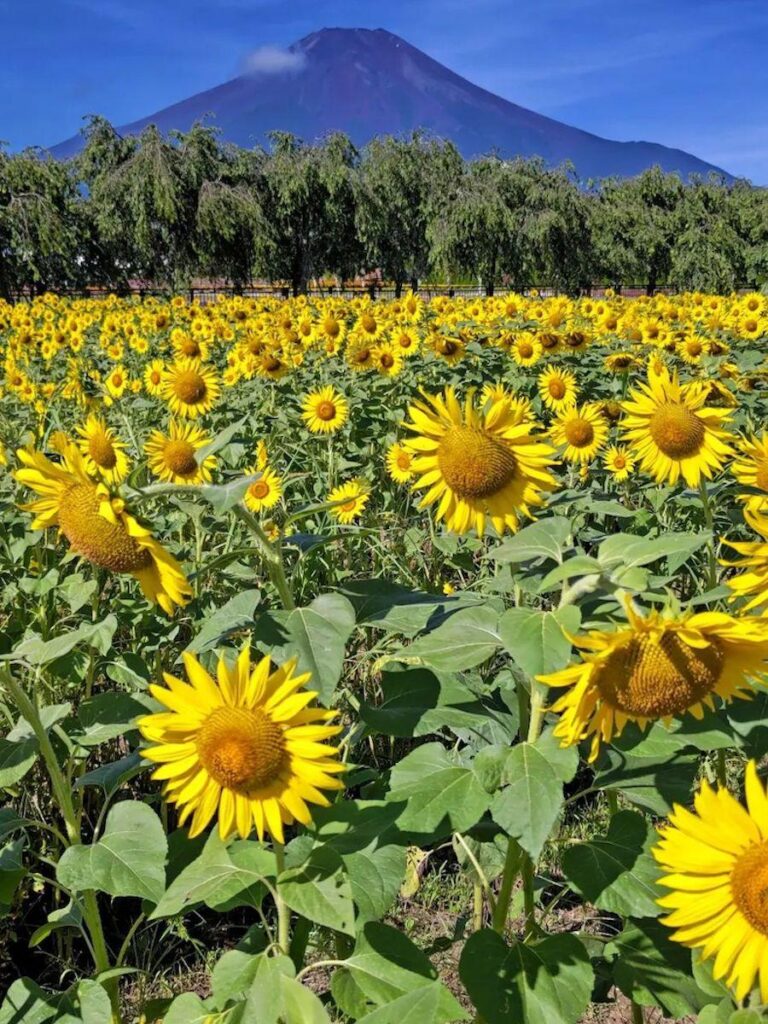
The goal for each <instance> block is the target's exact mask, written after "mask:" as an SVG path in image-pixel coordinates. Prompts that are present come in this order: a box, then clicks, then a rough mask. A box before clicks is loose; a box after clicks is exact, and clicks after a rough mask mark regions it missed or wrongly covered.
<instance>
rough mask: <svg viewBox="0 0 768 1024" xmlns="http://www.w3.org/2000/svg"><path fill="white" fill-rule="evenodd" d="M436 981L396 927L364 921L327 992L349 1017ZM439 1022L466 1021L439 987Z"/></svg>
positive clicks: (423, 958)
mask: <svg viewBox="0 0 768 1024" xmlns="http://www.w3.org/2000/svg"><path fill="white" fill-rule="evenodd" d="M435 982H438V977H437V971H436V970H435V968H434V967H433V966H432V964H431V963H430V961H429V958H428V957H427V956H426V954H425V953H423V952H422V951H421V950H420V949H419V948H418V947H417V946H415V945H414V944H413V943H412V942H411V940H410V939H409V938H408V937H407V936H406V935H404V934H403V933H402V932H401V931H399V930H398V929H396V928H392V927H390V926H389V925H386V924H381V923H380V922H371V923H370V924H367V925H366V926H365V928H364V929H363V931H362V932H361V934H360V935H358V937H357V942H356V943H355V948H354V951H353V953H352V955H351V956H350V957H348V958H347V959H346V960H345V961H344V967H341V968H339V969H338V970H337V971H336V972H335V973H334V975H333V977H332V979H331V993H332V995H333V998H334V1000H335V1001H336V1003H337V1005H338V1006H339V1008H340V1009H341V1010H342V1012H343V1013H346V1014H348V1015H349V1016H350V1017H353V1018H355V1017H362V1016H363V1015H364V1014H365V1013H367V1012H368V1011H369V1010H372V1009H375V1008H377V1007H383V1006H387V1007H388V1006H390V1005H391V1004H392V1003H393V1002H394V1001H395V1000H396V999H398V998H399V997H400V996H402V995H404V994H405V993H407V992H413V991H416V990H418V989H422V988H424V986H425V985H426V984H429V983H435ZM440 989H441V992H440V1013H441V1014H442V1018H441V1019H442V1020H443V1021H458V1020H466V1014H465V1013H464V1012H463V1010H462V1009H461V1007H460V1006H459V1004H458V1003H457V1001H456V1000H455V999H454V997H453V996H452V995H451V993H450V992H449V991H448V989H447V988H445V987H444V986H442V985H441V986H440Z"/></svg>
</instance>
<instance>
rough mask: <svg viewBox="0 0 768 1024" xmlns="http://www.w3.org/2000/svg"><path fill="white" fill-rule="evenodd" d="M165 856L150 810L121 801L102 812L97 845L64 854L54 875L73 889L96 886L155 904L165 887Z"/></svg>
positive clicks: (162, 837) (162, 834)
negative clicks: (101, 831)
mask: <svg viewBox="0 0 768 1024" xmlns="http://www.w3.org/2000/svg"><path fill="white" fill-rule="evenodd" d="M167 855H168V841H167V839H166V837H165V832H164V830H163V826H162V824H161V822H160V819H159V818H158V816H157V815H156V814H155V812H154V811H153V810H152V809H151V808H150V807H148V806H147V805H146V804H144V803H140V802H139V801H136V800H125V801H123V802H122V803H119V804H117V805H116V806H114V807H113V808H112V810H111V811H110V812H109V814H108V815H107V822H106V825H105V828H104V834H103V835H102V837H101V839H99V841H98V842H97V843H94V844H93V845H91V846H71V847H70V848H69V849H68V850H66V851H65V852H64V854H63V855H62V857H61V860H60V861H59V863H58V865H57V869H56V877H57V879H58V881H59V882H60V884H61V885H63V886H64V887H65V888H67V889H70V890H72V891H76V892H82V891H83V890H86V889H96V890H100V891H101V892H106V893H109V895H110V896H138V897H140V898H141V899H146V900H151V901H152V903H157V901H158V900H159V899H160V897H161V896H162V894H163V891H164V889H165V861H166V857H167Z"/></svg>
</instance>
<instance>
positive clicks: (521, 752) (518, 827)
mask: <svg viewBox="0 0 768 1024" xmlns="http://www.w3.org/2000/svg"><path fill="white" fill-rule="evenodd" d="M565 753H566V752H562V754H561V753H560V751H559V749H558V748H557V747H556V745H555V743H554V741H553V739H552V737H551V733H549V734H545V735H544V736H542V737H540V738H539V740H538V741H537V742H536V743H535V744H534V743H518V744H517V745H516V746H514V747H512V749H511V750H510V751H509V753H508V754H507V758H506V761H505V764H504V777H505V779H506V780H508V783H509V784H508V785H507V786H505V787H504V788H503V789H501V790H500V791H499V792H498V793H496V795H495V796H494V798H493V801H492V803H491V815H492V816H493V820H494V821H495V822H496V823H497V824H499V825H500V826H501V827H502V828H503V829H504V831H505V832H506V833H507V835H510V836H512V837H513V838H515V839H517V841H518V842H519V843H520V845H521V846H522V847H523V849H524V850H525V851H526V852H527V853H529V854H530V856H531V857H532V858H533V859H534V860H535V859H536V858H538V856H539V854H540V853H541V851H542V849H543V848H544V843H545V842H546V841H547V839H548V838H549V834H550V832H551V831H552V828H553V826H554V824H555V822H556V821H557V818H558V815H559V814H560V810H561V808H562V806H563V783H564V782H566V781H568V778H565V777H564V775H568V773H569V772H570V777H572V776H573V773H575V771H576V766H577V764H578V757H577V758H576V760H575V763H574V759H573V753H574V752H571V755H570V757H566V756H563V755H564V754H565Z"/></svg>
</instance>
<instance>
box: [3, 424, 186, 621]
mask: <svg viewBox="0 0 768 1024" xmlns="http://www.w3.org/2000/svg"><path fill="white" fill-rule="evenodd" d="M60 450H61V455H62V462H61V464H56V463H54V462H51V461H50V459H48V458H47V457H46V456H45V455H44V454H43V453H42V452H37V451H28V450H26V449H23V448H21V449H19V451H18V453H17V454H18V457H19V461H20V462H21V463H22V468H21V469H18V470H16V473H15V474H14V475H15V477H16V479H17V480H18V481H19V483H22V484H24V485H25V486H27V487H29V488H30V489H31V490H33V491H35V492H36V493H37V494H39V495H40V497H39V498H38V499H36V500H35V501H32V502H30V503H29V504H27V505H23V506H22V508H24V509H25V510H26V511H29V512H34V514H35V519H34V520H33V522H32V529H33V530H43V529H46V528H47V527H49V526H58V528H59V533H62V534H63V535H64V536H65V537H66V539H67V541H68V542H69V546H70V548H71V549H72V551H74V552H75V553H76V554H78V555H81V556H82V557H83V558H86V559H87V560H88V561H89V562H92V563H93V564H94V565H98V566H101V567H102V568H104V569H109V570H110V571H111V572H115V573H130V574H131V575H132V576H135V577H136V579H137V580H138V581H139V585H140V586H141V589H142V592H143V593H144V596H145V597H146V598H147V600H149V601H154V602H156V603H157V604H159V605H160V607H161V608H162V609H163V611H164V612H166V614H168V615H171V614H172V613H173V608H174V605H184V604H186V603H187V601H188V599H189V598H190V597H191V595H192V591H191V589H190V586H189V584H188V583H187V580H186V577H185V576H184V573H183V572H182V571H181V566H180V565H179V563H178V562H177V561H176V559H175V558H174V557H173V555H171V554H170V553H169V552H168V551H166V550H165V548H164V547H163V546H162V545H161V544H159V543H158V542H157V541H156V540H155V538H154V537H153V536H152V533H151V532H150V531H149V530H148V529H147V528H146V527H145V526H142V525H141V524H140V523H139V522H138V521H137V520H136V519H134V517H133V516H132V515H130V513H128V512H126V511H125V507H124V503H123V501H122V500H121V499H119V498H113V497H112V496H111V495H110V493H109V491H108V490H107V488H106V487H105V486H104V485H103V484H101V483H96V482H95V481H94V480H92V479H91V477H89V476H88V473H87V472H86V469H85V463H84V461H83V457H82V456H81V454H80V452H79V451H78V449H77V448H76V447H75V445H74V444H70V443H69V442H67V441H64V440H62V443H61V448H60Z"/></svg>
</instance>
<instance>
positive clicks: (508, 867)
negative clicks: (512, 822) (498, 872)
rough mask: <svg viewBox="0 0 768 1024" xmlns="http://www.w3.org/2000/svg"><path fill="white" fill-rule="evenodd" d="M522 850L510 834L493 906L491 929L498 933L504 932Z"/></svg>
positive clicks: (518, 871)
mask: <svg viewBox="0 0 768 1024" xmlns="http://www.w3.org/2000/svg"><path fill="white" fill-rule="evenodd" d="M522 857H523V851H522V850H521V848H520V844H519V843H518V842H517V840H516V839H513V838H512V837H511V836H510V837H509V839H508V840H507V855H506V857H505V859H504V871H503V873H502V876H501V888H500V889H499V895H498V896H497V897H496V906H495V907H494V908H493V929H494V931H496V932H498V933H499V935H503V934H504V930H505V928H506V926H507V915H508V914H509V904H510V902H511V899H512V886H513V884H514V881H515V879H516V878H517V876H518V874H519V873H520V865H521V863H522Z"/></svg>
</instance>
